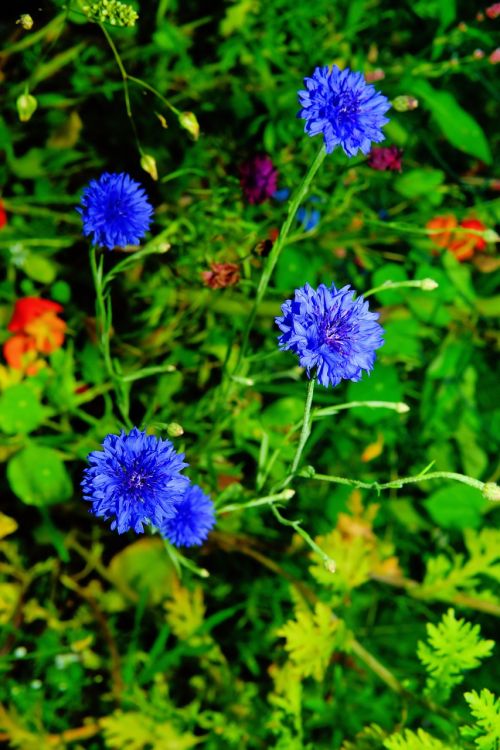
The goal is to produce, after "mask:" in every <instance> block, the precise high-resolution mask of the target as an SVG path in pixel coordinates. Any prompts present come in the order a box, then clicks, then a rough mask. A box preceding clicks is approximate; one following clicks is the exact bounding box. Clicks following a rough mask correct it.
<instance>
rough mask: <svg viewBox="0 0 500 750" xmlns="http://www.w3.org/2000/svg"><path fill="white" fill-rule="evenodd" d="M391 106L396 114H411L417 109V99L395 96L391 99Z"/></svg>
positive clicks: (404, 95)
mask: <svg viewBox="0 0 500 750" xmlns="http://www.w3.org/2000/svg"><path fill="white" fill-rule="evenodd" d="M391 105H392V107H393V109H395V110H396V112H411V111H412V110H413V109H417V107H418V99H415V97H414V96H407V95H406V94H403V96H397V97H396V98H395V99H393V100H392V102H391Z"/></svg>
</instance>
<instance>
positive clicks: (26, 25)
mask: <svg viewBox="0 0 500 750" xmlns="http://www.w3.org/2000/svg"><path fill="white" fill-rule="evenodd" d="M16 23H17V24H19V26H21V27H22V28H23V29H25V30H26V31H29V30H30V29H32V28H33V19H32V18H31V16H30V15H29V13H23V14H22V15H20V16H19V18H18V19H17V21H16Z"/></svg>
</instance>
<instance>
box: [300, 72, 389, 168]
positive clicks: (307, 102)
mask: <svg viewBox="0 0 500 750" xmlns="http://www.w3.org/2000/svg"><path fill="white" fill-rule="evenodd" d="M304 84H305V86H306V89H307V91H299V92H298V96H299V102H300V104H301V105H302V109H301V110H300V112H299V113H298V115H297V117H301V118H303V119H304V120H305V121H306V123H305V127H304V130H305V132H306V133H308V134H309V135H310V136H313V135H317V134H318V133H323V139H324V141H325V148H326V152H327V153H328V154H330V153H331V152H332V151H333V149H334V148H335V147H336V146H339V145H340V146H342V148H343V149H344V152H345V153H346V154H347V156H356V154H357V153H358V151H361V152H362V153H363V154H368V153H369V151H370V149H371V144H372V142H373V141H375V142H376V143H378V142H379V141H383V140H384V137H385V136H384V134H383V133H382V131H381V127H382V125H385V124H386V123H388V122H389V120H388V119H387V117H384V114H385V113H386V112H387V110H388V109H390V106H391V104H390V102H389V100H388V99H387V97H385V96H384V95H383V94H380V93H379V92H378V91H376V89H375V88H374V86H372V85H371V84H368V83H366V81H365V79H364V78H363V74H362V73H353V72H352V71H351V70H349V68H346V69H345V70H340V68H338V67H337V66H336V65H334V66H333V67H332V68H331V70H330V69H329V68H326V67H325V68H316V69H315V71H314V73H313V74H312V77H311V78H305V79H304Z"/></svg>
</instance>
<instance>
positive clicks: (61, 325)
mask: <svg viewBox="0 0 500 750" xmlns="http://www.w3.org/2000/svg"><path fill="white" fill-rule="evenodd" d="M62 309H63V308H62V307H61V305H59V304H58V303H57V302H52V301H51V300H45V299H41V298H40V297H24V298H23V299H20V300H17V302H16V304H15V307H14V312H13V314H12V318H11V321H10V323H9V325H8V326H7V328H8V330H9V331H11V332H12V333H14V336H11V338H10V339H8V340H7V341H6V342H5V344H4V346H3V354H4V357H5V359H6V360H7V362H8V364H9V365H10V366H11V367H13V368H14V369H17V370H25V371H26V374H27V375H33V374H35V373H36V372H38V370H39V369H40V367H43V361H42V360H39V359H37V356H36V355H37V353H39V354H50V353H51V352H54V351H56V349H59V348H60V347H61V346H62V345H63V343H64V333H65V331H66V323H65V322H64V321H63V320H61V319H60V318H58V317H57V313H58V312H62Z"/></svg>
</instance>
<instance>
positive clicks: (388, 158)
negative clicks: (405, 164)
mask: <svg viewBox="0 0 500 750" xmlns="http://www.w3.org/2000/svg"><path fill="white" fill-rule="evenodd" d="M402 157H403V150H402V149H401V148H398V147H397V146H382V147H380V148H377V147H376V146H375V147H373V148H372V150H371V151H370V153H369V155H368V166H369V167H371V168H372V169H377V170H378V171H379V172H386V171H387V170H390V171H391V172H401V169H402Z"/></svg>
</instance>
